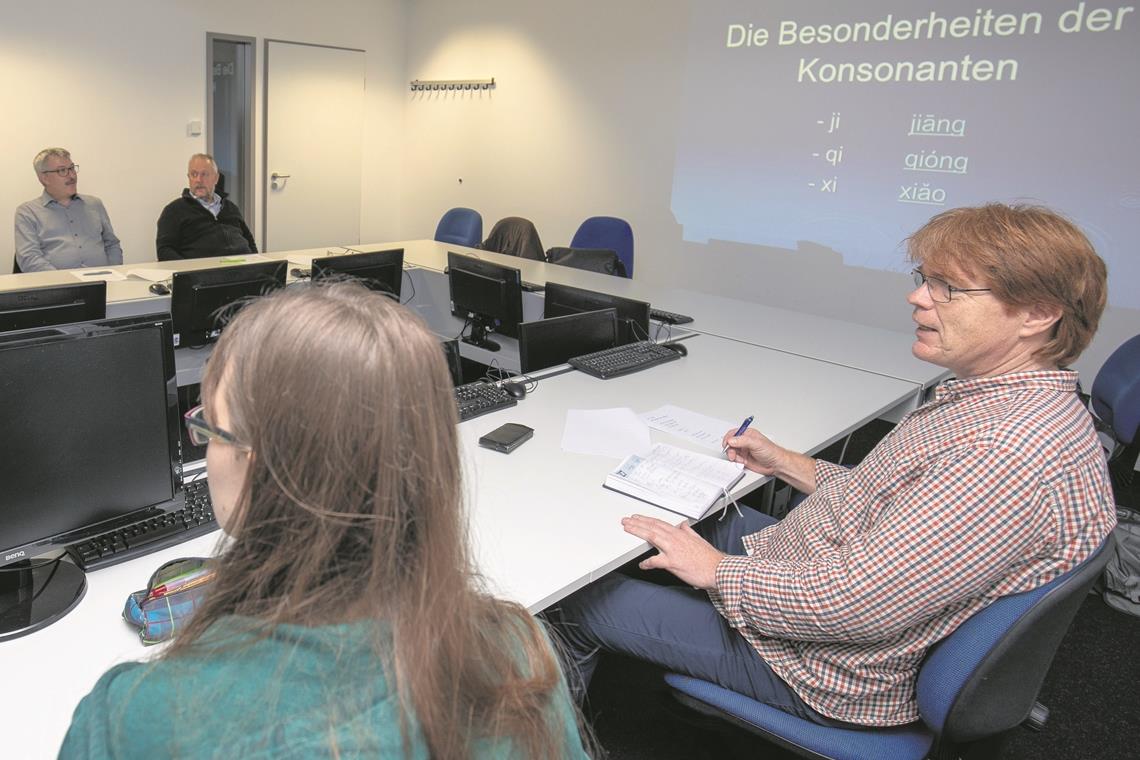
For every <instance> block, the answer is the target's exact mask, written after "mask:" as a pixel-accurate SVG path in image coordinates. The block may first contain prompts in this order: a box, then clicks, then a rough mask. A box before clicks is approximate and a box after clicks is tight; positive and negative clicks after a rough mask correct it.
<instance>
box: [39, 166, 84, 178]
mask: <svg viewBox="0 0 1140 760" xmlns="http://www.w3.org/2000/svg"><path fill="white" fill-rule="evenodd" d="M78 173H79V164H72V165H71V166H61V167H59V168H58V169H44V170H43V171H42V172H41V174H58V175H59V176H61V177H66V176H67V175H68V174H78Z"/></svg>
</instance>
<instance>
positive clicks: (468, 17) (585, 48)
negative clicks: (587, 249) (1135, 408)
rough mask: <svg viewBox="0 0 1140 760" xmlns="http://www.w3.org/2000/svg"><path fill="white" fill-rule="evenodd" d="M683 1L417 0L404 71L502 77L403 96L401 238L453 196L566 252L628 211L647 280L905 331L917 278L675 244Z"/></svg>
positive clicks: (1108, 327)
mask: <svg viewBox="0 0 1140 760" xmlns="http://www.w3.org/2000/svg"><path fill="white" fill-rule="evenodd" d="M690 6H692V7H693V8H694V10H693V11H692V12H696V13H699V12H700V4H699V3H690V2H688V1H687V0H620V1H619V2H615V1H614V0H579V1H578V2H575V3H552V2H525V1H524V0H484V1H483V2H480V3H467V2H459V1H458V0H417V1H416V2H415V3H413V4H411V5H410V6H409V9H410V15H409V27H408V36H407V49H408V77H409V78H412V79H414V78H420V79H459V78H469V77H470V78H483V77H490V76H494V77H495V79H496V82H497V83H498V86H497V87H496V89H494V90H493V91H491V92H490V93H484V92H480V93H478V94H469V93H461V94H455V93H452V94H446V93H444V94H440V93H427V94H420V95H409V96H408V105H407V110H406V125H407V128H406V133H405V140H404V145H405V149H404V160H405V162H406V164H405V167H406V173H405V176H406V178H407V181H406V184H405V196H404V201H403V204H402V208H401V220H402V224H403V226H402V231H403V236H404V237H409V238H415V237H423V236H428V235H430V234H431V233H432V231H433V230H434V226H435V223H436V221H437V220H438V219H439V216H440V214H441V213H442V212H443V211H444V210H446V209H447V208H450V207H451V206H457V205H463V206H470V207H472V208H475V209H477V210H478V211H480V212H481V213H482V214H483V217H484V224H485V227H486V228H487V229H489V227H490V225H491V224H493V223H494V222H495V220H497V219H499V218H501V217H504V216H524V217H527V218H530V219H531V220H533V221H534V222H535V224H536V225H537V227H538V230H539V233H540V234H541V236H542V240H543V244H544V245H545V246H546V247H548V248H549V247H551V246H554V245H567V244H568V243H569V241H570V238H571V236H572V235H573V233H574V230H575V229H576V228H577V226H578V224H579V223H580V222H581V221H582V220H583V219H585V218H586V217H588V216H592V215H595V214H608V215H613V216H620V217H624V218H626V219H628V220H629V221H630V223H631V224H632V226H633V228H634V236H635V249H636V265H635V274H636V277H637V278H638V279H645V280H649V281H654V282H659V283H665V284H673V285H677V286H684V287H689V288H694V289H698V290H704V291H708V292H718V293H724V294H727V295H731V296H734V297H737V298H747V299H753V300H756V301H760V302H763V303H767V304H771V305H775V306H783V307H788V308H793V309H799V310H803V311H809V312H813V313H818V314H822V315H824V316H829V317H834V318H839V319H846V320H850V321H854V322H860V323H863V324H869V325H874V326H878V327H884V328H888V329H895V330H903V331H906V330H908V329H909V327H910V324H911V323H910V308H909V307H908V306H907V305H906V304H905V303H904V300H903V299H904V297H905V294H906V292H907V291H908V290H910V288H911V284H910V277H909V276H908V275H902V274H892V273H885V272H880V271H875V270H871V269H863V268H858V267H848V266H844V264H843V262H842V259H841V257H840V255H839V254H837V253H835V252H833V251H830V250H827V249H821V248H818V247H811V246H810V244H805V245H804V246H802V247H801V249H800V250H798V251H796V252H794V255H790V254H789V252H787V251H782V250H779V249H774V248H764V247H761V246H748V245H740V244H735V243H723V242H716V241H713V242H711V243H710V244H708V245H699V244H694V243H687V242H684V241H682V240H681V228H680V226H679V225H678V224H677V223H676V221H675V219H674V217H673V214H672V213H671V211H670V195H671V191H672V181H673V177H672V170H673V160H674V154H675V150H676V129H677V124H678V118H677V115H678V109H679V108H680V107H681V105H680V102H681V94H682V93H681V88H682V83H683V77H682V74H683V70H684V66H685V56H686V54H687V47H688V35H687V26H688V20H689V13H690ZM1078 64H1079V62H1078ZM1090 81H1096V78H1095V77H1090ZM772 107H773V108H778V107H779V104H778V103H773V104H772ZM709 118H712V119H715V118H716V114H709ZM1078 138H1079V136H1075V137H1074V139H1078ZM460 177H462V179H463V183H462V184H460V183H459V182H458V179H459V178H460ZM484 234H486V232H485V233H484ZM1110 276H1111V273H1110ZM661 306H663V307H665V308H668V304H661ZM1137 332H1140V312H1137V311H1136V310H1124V309H1110V310H1109V311H1108V312H1107V313H1106V314H1105V318H1104V319H1103V321H1102V325H1101V329H1100V332H1099V333H1098V336H1097V338H1096V340H1095V341H1094V343H1093V345H1092V346H1091V347H1090V348H1089V350H1088V351H1086V353H1085V356H1083V357H1082V359H1081V360H1080V362H1078V365H1077V368H1078V369H1080V370H1081V373H1082V376H1083V377H1084V379H1085V382H1086V384H1087V383H1091V380H1092V377H1093V376H1094V375H1095V372H1096V370H1097V369H1098V368H1099V367H1100V365H1101V364H1102V363H1103V361H1104V359H1105V358H1106V357H1107V356H1108V354H1109V353H1110V352H1111V351H1112V349H1114V348H1115V347H1116V346H1118V345H1119V344H1120V343H1122V342H1123V341H1124V340H1125V339H1127V338H1128V337H1131V336H1132V335H1134V334H1136V333H1137Z"/></svg>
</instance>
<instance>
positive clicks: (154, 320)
mask: <svg viewBox="0 0 1140 760" xmlns="http://www.w3.org/2000/svg"><path fill="white" fill-rule="evenodd" d="M150 329H157V330H159V331H160V333H161V334H160V336H159V339H160V342H161V350H162V373H163V377H164V383H165V386H166V389H165V398H166V440H167V451H168V460H169V462H170V465H169V472H170V493H171V497H170V499H164V500H162V501H159V502H156V503H154V504H143V505H138V506H137V507H134V508H132V509H130V510H128V511H125V512H123V513H121V514H119V515H116V516H115V517H111V518H108V519H107V520H103V521H100V522H98V523H91V524H88V525H79V526H74V527H71V528H69V529H68V530H66V531H63V532H60V533H55V534H53V535H50V536H43V537H40V538H37V539H34V540H32V541H28V542H24V543H21V544H19V545H15V546H11V547H0V567H4V566H6V565H9V564H13V563H16V562H23V561H26V560H28V559H34V558H36V557H39V556H43V555H45V554H47V553H49V552H55V551H57V550H59V549H62V548H63V547H66V546H67V545H69V544H73V543H75V542H77V541H81V540H83V538H84V537H87V536H91V535H97V534H99V533H102V532H104V531H105V530H107V529H108V528H109V527H110V526H113V525H114V524H115V523H118V522H125V521H129V520H130V519H131V516H132V515H135V514H139V513H143V512H145V511H147V510H152V509H154V508H156V507H159V506H161V505H163V504H168V503H171V502H174V503H177V502H179V501H180V498H181V495H182V492H183V487H182V451H181V439H180V430H181V425H182V417H181V414H180V413H179V410H178V372H177V367H176V366H175V361H174V341H173V325H172V322H171V319H170V315H169V314H166V313H154V314H140V315H134V316H127V317H113V318H109V319H101V320H93V321H89V322H75V323H70V324H66V325H59V326H56V327H53V328H50V329H49V330H45V329H44V328H33V329H30V330H19V331H14V332H8V333H3V334H0V351H6V350H15V349H18V348H25V347H28V346H34V345H45V344H48V343H56V342H61V341H73V340H88V339H95V338H98V337H99V336H102V335H108V334H110V333H112V332H122V331H127V330H150ZM2 538H3V536H2V535H0V539H2Z"/></svg>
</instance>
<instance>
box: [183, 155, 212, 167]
mask: <svg viewBox="0 0 1140 760" xmlns="http://www.w3.org/2000/svg"><path fill="white" fill-rule="evenodd" d="M196 158H200V159H202V160H203V161H209V162H210V165H211V166H213V167H214V171H217V170H218V162H217V161H215V160H214V157H213V156H211V155H210V154H209V153H195V154H194V155H192V156H190V160H189V161H187V162H186V165H187V166H189V165H190V164H192V163H194V159H196Z"/></svg>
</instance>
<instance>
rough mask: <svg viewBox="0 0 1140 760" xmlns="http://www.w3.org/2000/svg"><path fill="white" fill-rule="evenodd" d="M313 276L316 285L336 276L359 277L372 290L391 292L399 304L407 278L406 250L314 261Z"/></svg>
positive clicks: (330, 257) (355, 254)
mask: <svg viewBox="0 0 1140 760" xmlns="http://www.w3.org/2000/svg"><path fill="white" fill-rule="evenodd" d="M312 275H313V282H316V281H317V280H320V279H323V278H325V277H332V276H335V275H344V276H348V277H356V278H358V279H359V280H360V281H361V282H362V283H364V285H366V286H368V287H369V288H371V289H372V290H382V291H385V292H387V293H390V294H392V295H393V296H395V297H396V300H397V301H399V300H400V284H401V282H402V280H403V279H404V249H403V248H395V249H393V250H390V251H374V252H372V253H350V254H347V255H344V256H326V257H325V258H323V259H313V269H312Z"/></svg>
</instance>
